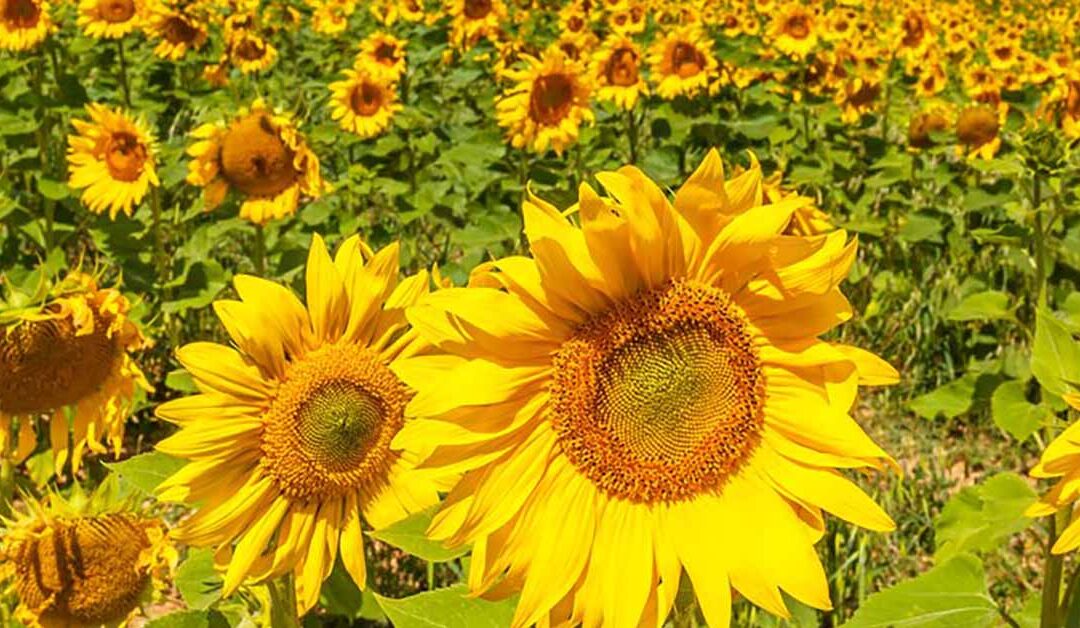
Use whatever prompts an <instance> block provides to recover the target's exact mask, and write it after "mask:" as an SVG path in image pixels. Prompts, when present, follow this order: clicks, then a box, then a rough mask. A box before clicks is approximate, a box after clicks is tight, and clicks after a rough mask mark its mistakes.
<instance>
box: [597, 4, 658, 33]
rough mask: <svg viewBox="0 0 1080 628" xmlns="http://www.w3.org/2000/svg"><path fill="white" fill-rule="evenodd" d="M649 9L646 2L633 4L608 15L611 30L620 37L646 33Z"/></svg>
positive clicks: (621, 7)
mask: <svg viewBox="0 0 1080 628" xmlns="http://www.w3.org/2000/svg"><path fill="white" fill-rule="evenodd" d="M648 15H649V11H648V7H647V6H646V5H645V3H644V2H631V3H628V4H627V5H625V6H620V7H619V8H617V9H615V10H614V11H612V12H611V13H610V14H608V18H607V23H608V25H609V26H610V27H611V30H612V31H614V32H615V33H618V34H620V35H637V34H639V33H642V32H644V31H645V23H646V21H647V20H646V18H647V17H648Z"/></svg>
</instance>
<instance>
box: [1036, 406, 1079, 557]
mask: <svg viewBox="0 0 1080 628" xmlns="http://www.w3.org/2000/svg"><path fill="white" fill-rule="evenodd" d="M1065 402H1066V403H1068V404H1069V405H1070V406H1072V407H1073V409H1075V410H1077V411H1080V393H1076V392H1073V393H1069V394H1066V395H1065ZM1077 443H1080V421H1075V422H1073V424H1072V425H1070V426H1069V427H1068V428H1066V429H1065V431H1064V432H1062V433H1061V434H1059V435H1058V436H1057V438H1055V439H1054V440H1053V441H1052V442H1051V443H1050V444H1049V445H1047V446H1046V449H1044V450H1043V453H1042V456H1041V457H1040V458H1039V464H1037V465H1035V468H1033V469H1032V470H1031V472H1030V475H1031V477H1033V478H1040V479H1058V478H1060V479H1058V482H1057V484H1055V485H1054V488H1052V489H1050V492H1048V493H1046V494H1045V495H1043V496H1042V497H1040V498H1039V501H1037V502H1035V503H1034V504H1032V505H1031V506H1030V507H1029V508H1028V509H1027V512H1025V513H1024V514H1025V515H1027V516H1028V517H1045V516H1047V515H1052V514H1054V513H1056V512H1057V511H1059V510H1061V509H1062V508H1066V507H1069V506H1070V504H1072V503H1073V502H1075V501H1076V498H1077V497H1078V496H1080V494H1078V493H1077V491H1076V488H1075V486H1076V478H1077V477H1078V476H1080V464H1078V463H1080V445H1078V444H1077ZM1078 547H1080V518H1077V517H1072V518H1071V519H1070V520H1069V524H1068V526H1067V527H1066V528H1065V529H1064V530H1059V531H1058V537H1057V540H1056V541H1055V542H1054V547H1053V548H1052V549H1051V551H1052V552H1053V553H1055V554H1064V553H1066V552H1071V551H1073V550H1075V549H1076V548H1078Z"/></svg>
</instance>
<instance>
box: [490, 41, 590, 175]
mask: <svg viewBox="0 0 1080 628" xmlns="http://www.w3.org/2000/svg"><path fill="white" fill-rule="evenodd" d="M522 59H523V61H524V63H525V65H526V67H525V68H524V69H522V70H506V72H505V73H504V74H505V75H506V77H507V78H508V79H510V80H512V81H514V82H515V84H514V85H513V86H511V87H510V88H509V89H507V90H506V91H505V92H503V94H502V96H500V97H499V99H498V100H497V101H496V103H495V117H496V119H497V120H498V122H499V126H501V127H503V128H505V129H506V132H507V138H508V139H509V140H510V143H511V145H513V146H514V148H527V149H529V150H531V151H533V152H536V153H543V152H544V151H546V150H547V149H548V148H549V147H550V148H551V149H552V150H554V151H555V152H556V153H559V154H562V152H563V151H564V150H566V147H567V146H569V145H571V144H573V143H574V142H575V141H577V137H578V132H579V129H580V127H581V125H582V123H585V122H592V120H593V113H592V110H591V109H590V108H589V96H590V94H591V93H592V85H591V84H590V82H589V81H588V78H587V76H586V72H585V68H584V64H582V63H580V62H577V61H572V60H570V59H567V58H566V55H565V54H563V52H562V51H561V50H559V49H557V48H549V49H548V50H547V51H545V52H544V54H543V55H542V57H541V58H539V59H537V58H536V57H532V56H529V55H522Z"/></svg>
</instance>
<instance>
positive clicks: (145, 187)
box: [67, 103, 159, 220]
mask: <svg viewBox="0 0 1080 628" xmlns="http://www.w3.org/2000/svg"><path fill="white" fill-rule="evenodd" d="M86 110H87V113H88V114H89V116H90V119H89V120H78V119H75V120H72V125H73V126H74V127H75V133H74V134H72V135H69V136H68V154H67V161H68V168H69V171H70V176H69V179H68V184H69V185H70V186H71V187H73V188H76V189H80V188H81V189H82V190H83V192H82V202H83V204H84V205H86V207H87V208H89V209H90V211H92V212H94V213H95V214H103V213H105V212H108V213H109V218H111V219H113V220H115V219H116V215H117V214H118V213H120V212H123V213H124V214H126V215H128V216H131V214H132V211H134V209H135V207H136V206H137V205H138V204H139V203H140V202H141V201H142V199H143V197H144V196H146V193H147V192H148V191H149V189H150V187H151V186H157V185H159V183H158V178H157V171H156V169H155V164H154V156H155V152H156V151H155V145H154V140H153V136H152V135H151V134H150V129H149V128H148V126H147V124H146V121H145V120H142V119H134V118H132V117H131V116H130V115H128V114H127V113H126V112H125V111H123V110H122V109H119V108H117V109H111V108H109V107H107V106H104V105H99V104H95V103H91V104H89V105H87V107H86Z"/></svg>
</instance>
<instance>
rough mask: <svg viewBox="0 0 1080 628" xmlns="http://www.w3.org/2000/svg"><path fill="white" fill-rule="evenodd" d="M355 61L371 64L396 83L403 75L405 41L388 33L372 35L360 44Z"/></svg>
mask: <svg viewBox="0 0 1080 628" xmlns="http://www.w3.org/2000/svg"><path fill="white" fill-rule="evenodd" d="M356 61H357V63H358V64H360V63H363V62H369V63H373V64H375V65H376V66H377V67H380V68H382V69H383V70H385V71H386V74H387V75H388V76H389V77H390V78H391V79H392V80H394V81H396V80H398V79H400V78H401V77H402V76H403V75H404V74H405V41H404V40H401V39H398V38H397V37H394V36H393V35H391V34H389V33H372V34H370V35H368V36H367V37H365V38H364V39H363V41H361V42H360V54H359V55H357V59H356Z"/></svg>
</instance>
